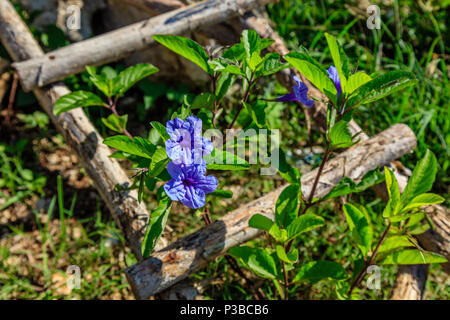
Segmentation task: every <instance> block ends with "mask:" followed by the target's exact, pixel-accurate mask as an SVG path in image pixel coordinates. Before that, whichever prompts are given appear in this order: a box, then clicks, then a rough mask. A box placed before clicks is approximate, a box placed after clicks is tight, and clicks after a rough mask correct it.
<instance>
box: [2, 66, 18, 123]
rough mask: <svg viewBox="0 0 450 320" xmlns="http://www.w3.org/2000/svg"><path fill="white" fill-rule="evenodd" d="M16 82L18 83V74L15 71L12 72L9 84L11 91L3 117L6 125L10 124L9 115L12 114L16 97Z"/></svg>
mask: <svg viewBox="0 0 450 320" xmlns="http://www.w3.org/2000/svg"><path fill="white" fill-rule="evenodd" d="M18 83H19V76H18V75H17V72H14V75H13V82H12V85H11V91H10V92H9V100H8V109H7V110H8V111H7V112H6V117H5V124H6V125H8V126H9V125H10V120H11V116H12V114H13V105H14V100H15V98H16V92H17V85H18Z"/></svg>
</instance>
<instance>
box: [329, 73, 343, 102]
mask: <svg viewBox="0 0 450 320" xmlns="http://www.w3.org/2000/svg"><path fill="white" fill-rule="evenodd" d="M327 72H328V78H330V79H331V80H333V83H334V86H335V87H336V91H337V97H338V99H339V96H340V95H341V93H342V88H341V79H340V78H339V74H338V72H337V69H336V67H335V66H330V67H329V68H328V70H327Z"/></svg>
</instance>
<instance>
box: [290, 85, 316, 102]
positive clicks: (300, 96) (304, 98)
mask: <svg viewBox="0 0 450 320" xmlns="http://www.w3.org/2000/svg"><path fill="white" fill-rule="evenodd" d="M294 93H295V96H296V97H297V101H300V102H301V103H303V104H304V105H305V106H307V107H309V108H311V107H312V106H313V105H314V100H311V99H309V98H308V87H307V86H306V84H304V83H303V82H300V83H299V85H298V86H297V87H294Z"/></svg>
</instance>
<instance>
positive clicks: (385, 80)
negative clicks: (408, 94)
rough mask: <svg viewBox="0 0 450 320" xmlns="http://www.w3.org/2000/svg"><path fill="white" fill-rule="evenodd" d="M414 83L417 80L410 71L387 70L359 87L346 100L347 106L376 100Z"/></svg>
mask: <svg viewBox="0 0 450 320" xmlns="http://www.w3.org/2000/svg"><path fill="white" fill-rule="evenodd" d="M416 83H417V80H416V79H415V77H414V75H413V74H412V73H410V72H405V71H391V72H388V73H386V74H384V75H381V76H379V77H376V78H375V79H372V80H370V81H368V82H367V83H365V84H363V85H362V86H361V87H359V88H358V89H357V90H356V91H355V93H354V94H353V95H352V96H351V97H350V98H349V100H348V101H347V108H351V107H354V106H356V105H359V104H365V103H369V102H373V101H376V100H378V99H381V98H383V97H386V96H387V95H390V94H392V93H394V92H397V91H399V90H401V89H404V88H406V87H409V86H412V85H415V84H416Z"/></svg>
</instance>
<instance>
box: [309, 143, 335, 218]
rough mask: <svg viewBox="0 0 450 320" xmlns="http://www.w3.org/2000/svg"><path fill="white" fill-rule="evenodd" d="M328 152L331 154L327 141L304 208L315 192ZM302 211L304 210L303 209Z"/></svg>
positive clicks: (310, 201)
mask: <svg viewBox="0 0 450 320" xmlns="http://www.w3.org/2000/svg"><path fill="white" fill-rule="evenodd" d="M330 154H331V148H330V143H329V142H327V149H326V150H325V154H324V156H323V159H322V162H321V163H320V167H319V171H318V172H317V175H316V178H315V179H314V184H313V186H312V188H311V192H310V193H309V197H308V202H307V205H306V206H305V208H307V207H308V206H310V205H311V203H312V200H313V197H314V193H315V192H316V188H317V185H318V184H319V179H320V176H321V175H322V171H323V168H324V167H325V162H327V160H328V157H329V156H330ZM304 211H305V212H306V210H305V209H304Z"/></svg>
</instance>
